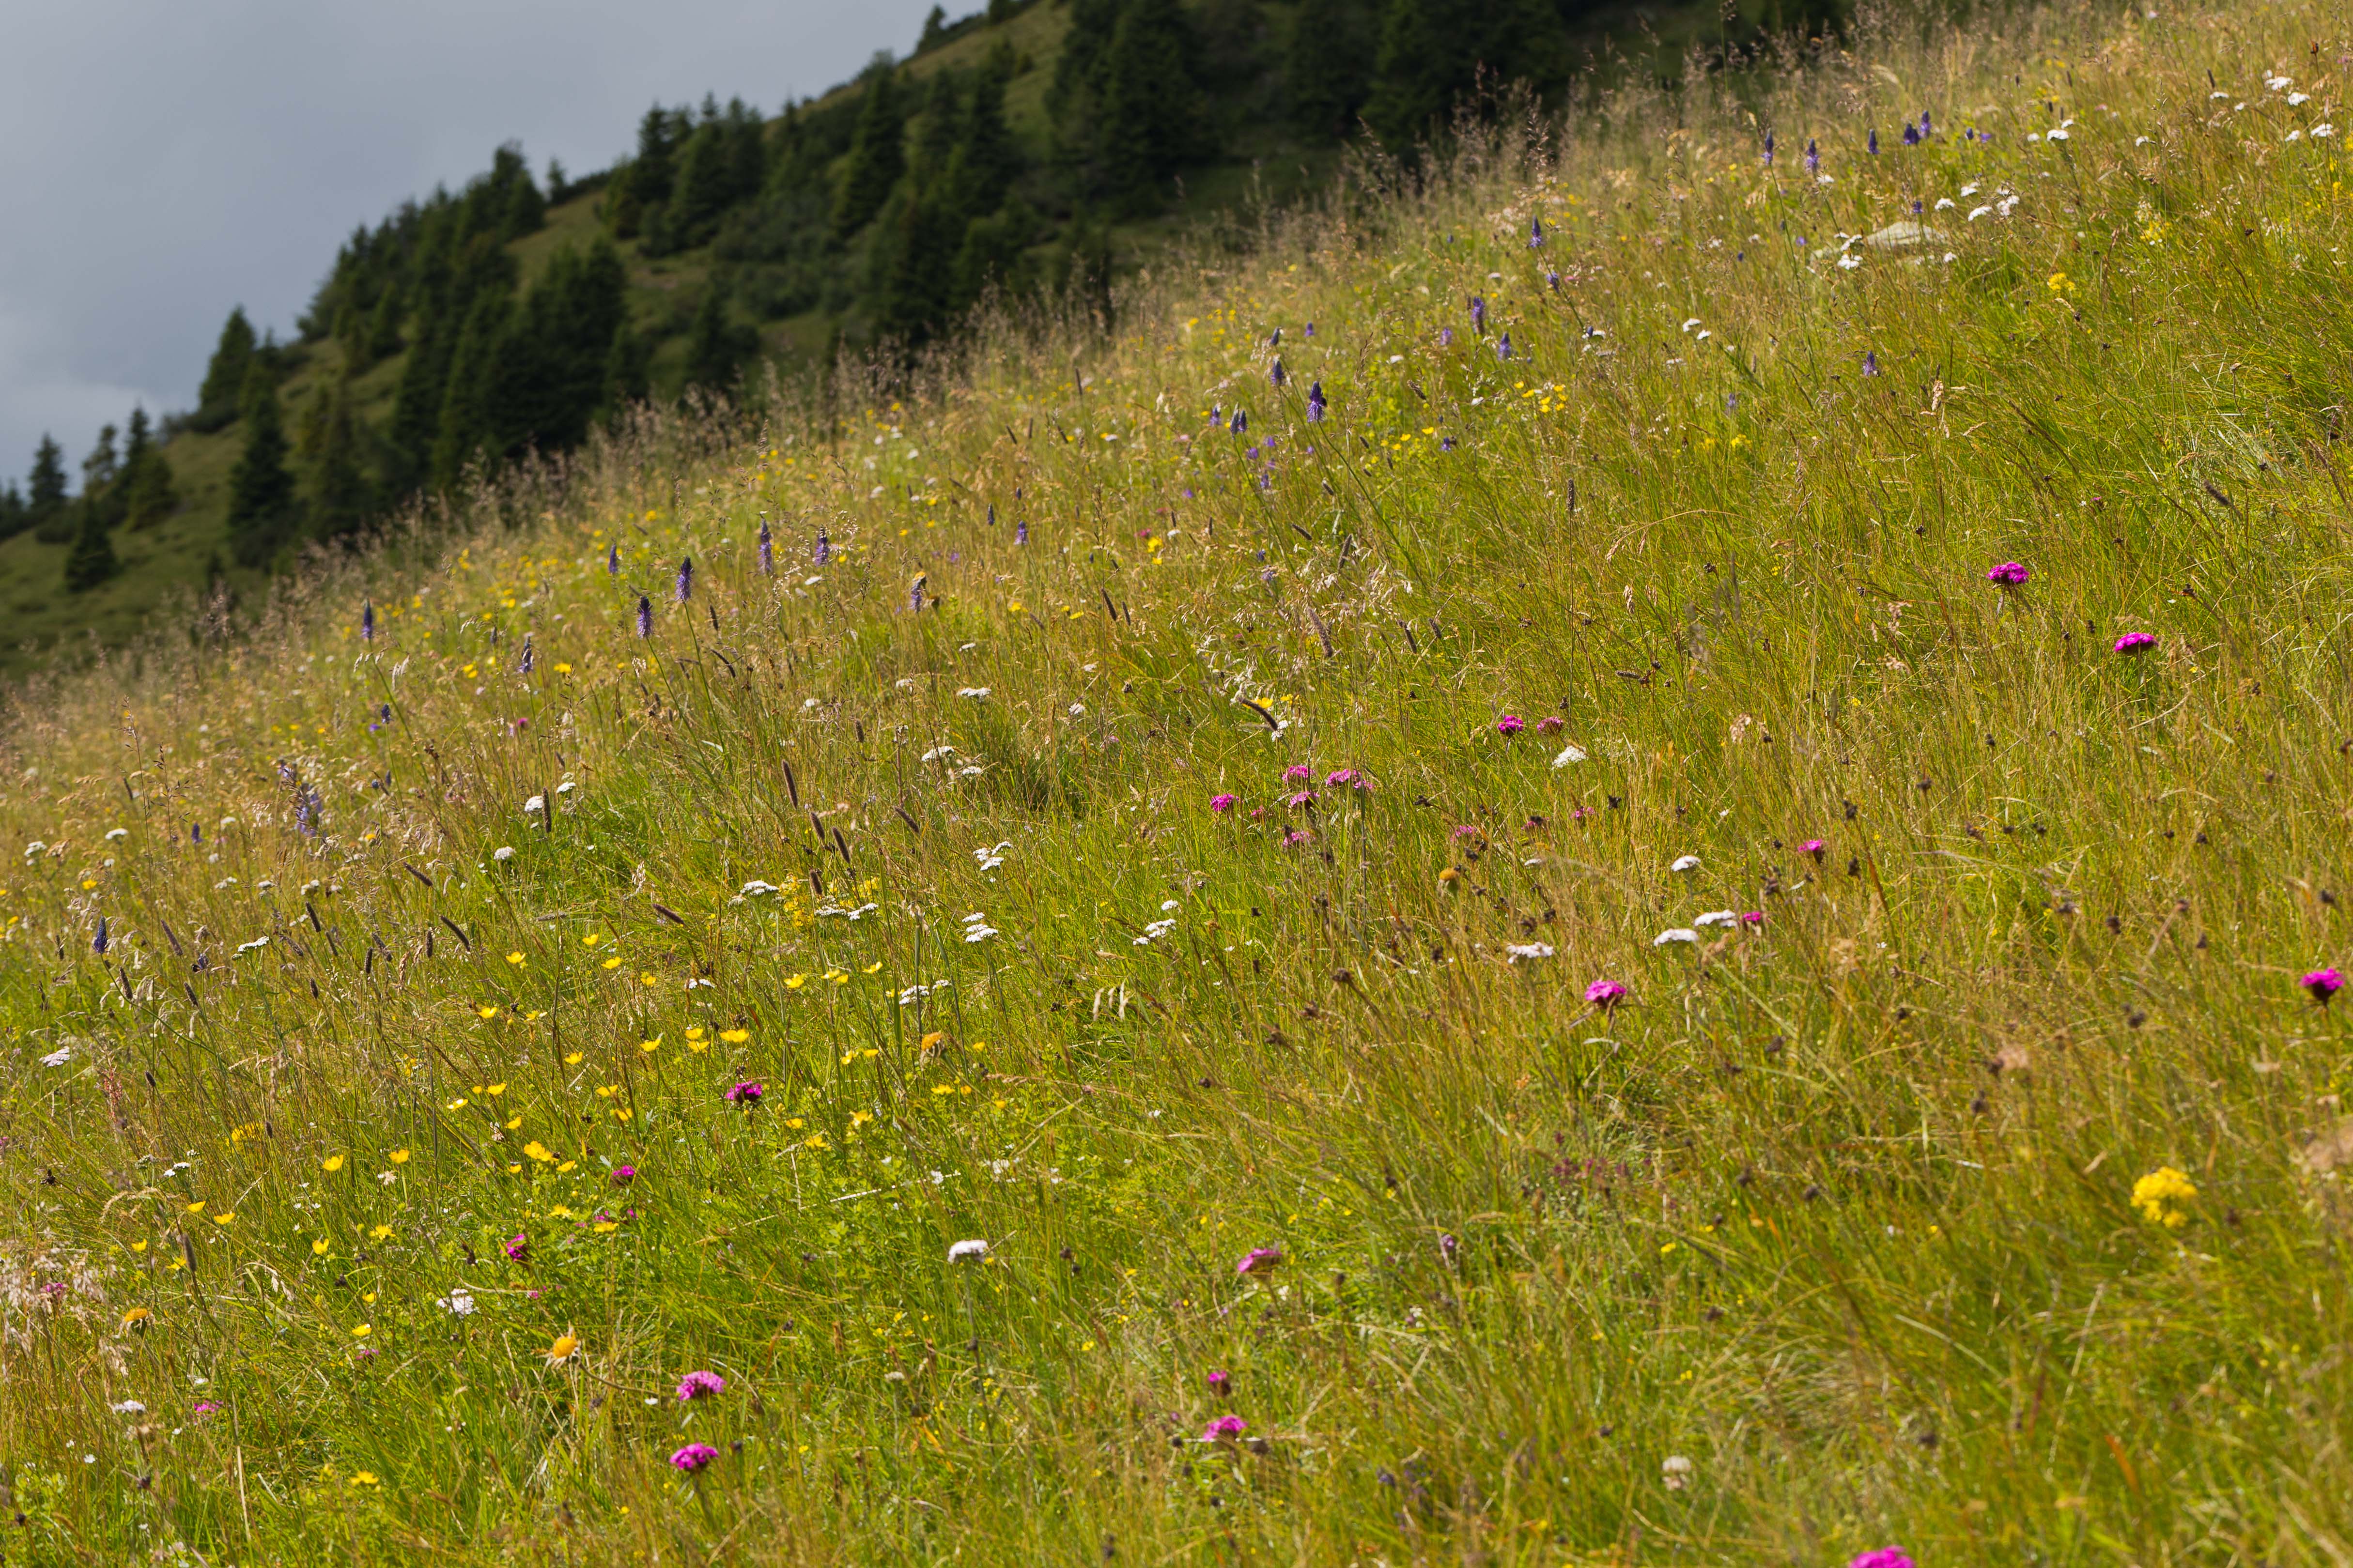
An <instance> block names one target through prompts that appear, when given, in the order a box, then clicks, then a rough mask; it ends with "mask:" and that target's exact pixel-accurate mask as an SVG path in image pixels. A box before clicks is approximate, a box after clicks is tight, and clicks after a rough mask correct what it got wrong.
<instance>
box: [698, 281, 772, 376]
mask: <svg viewBox="0 0 2353 1568" xmlns="http://www.w3.org/2000/svg"><path fill="white" fill-rule="evenodd" d="M759 352H760V334H759V333H758V332H757V331H754V330H753V329H752V328H750V327H746V326H740V325H738V324H736V323H735V322H734V321H733V320H732V319H731V318H730V317H729V315H728V313H727V289H726V286H725V284H724V283H723V282H722V281H721V280H720V279H718V278H717V277H715V276H714V277H713V278H712V279H711V281H710V282H709V283H707V284H706V285H705V286H704V288H703V291H702V306H701V308H699V309H698V310H696V311H695V312H694V324H693V325H692V326H691V327H689V328H688V329H687V333H686V380H687V384H688V385H690V386H699V387H701V388H702V389H703V390H704V391H705V392H713V393H721V394H732V393H733V391H734V389H735V381H736V378H737V377H738V376H740V375H741V374H743V373H744V365H745V364H747V363H750V361H751V360H752V359H753V357H754V355H756V354H757V353H759Z"/></svg>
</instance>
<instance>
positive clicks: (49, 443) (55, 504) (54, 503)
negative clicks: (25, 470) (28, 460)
mask: <svg viewBox="0 0 2353 1568" xmlns="http://www.w3.org/2000/svg"><path fill="white" fill-rule="evenodd" d="M65 504H66V455H65V450H64V448H62V447H59V446H58V443H57V440H56V438H55V437H51V436H49V435H48V434H47V432H44V433H43V434H42V437H41V444H40V445H39V446H38V447H35V448H34V449H33V473H32V479H31V480H30V481H29V483H28V484H27V485H26V494H25V510H26V519H27V521H29V522H31V523H36V524H37V523H39V522H40V521H42V520H43V519H45V518H47V517H48V516H49V515H50V514H51V513H53V512H56V511H58V510H60V509H62V508H63V507H64V506H65Z"/></svg>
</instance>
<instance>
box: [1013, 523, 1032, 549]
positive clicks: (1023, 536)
mask: <svg viewBox="0 0 2353 1568" xmlns="http://www.w3.org/2000/svg"><path fill="white" fill-rule="evenodd" d="M1013 542H1014V543H1016V544H1027V543H1029V523H1028V522H1026V521H1024V522H1017V523H1015V524H1014V525H1013Z"/></svg>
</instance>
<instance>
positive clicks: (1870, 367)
mask: <svg viewBox="0 0 2353 1568" xmlns="http://www.w3.org/2000/svg"><path fill="white" fill-rule="evenodd" d="M1862 374H1865V375H1877V374H1879V351H1878V350H1877V349H1869V350H1866V351H1864V353H1863V356H1862Z"/></svg>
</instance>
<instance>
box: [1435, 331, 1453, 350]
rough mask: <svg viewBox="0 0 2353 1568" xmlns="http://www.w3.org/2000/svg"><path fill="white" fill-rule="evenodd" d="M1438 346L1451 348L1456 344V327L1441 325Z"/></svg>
mask: <svg viewBox="0 0 2353 1568" xmlns="http://www.w3.org/2000/svg"><path fill="white" fill-rule="evenodd" d="M1438 346H1439V347H1440V348H1442V349H1451V348H1452V347H1453V346H1454V329H1453V328H1452V327H1440V328H1439V329H1438Z"/></svg>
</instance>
